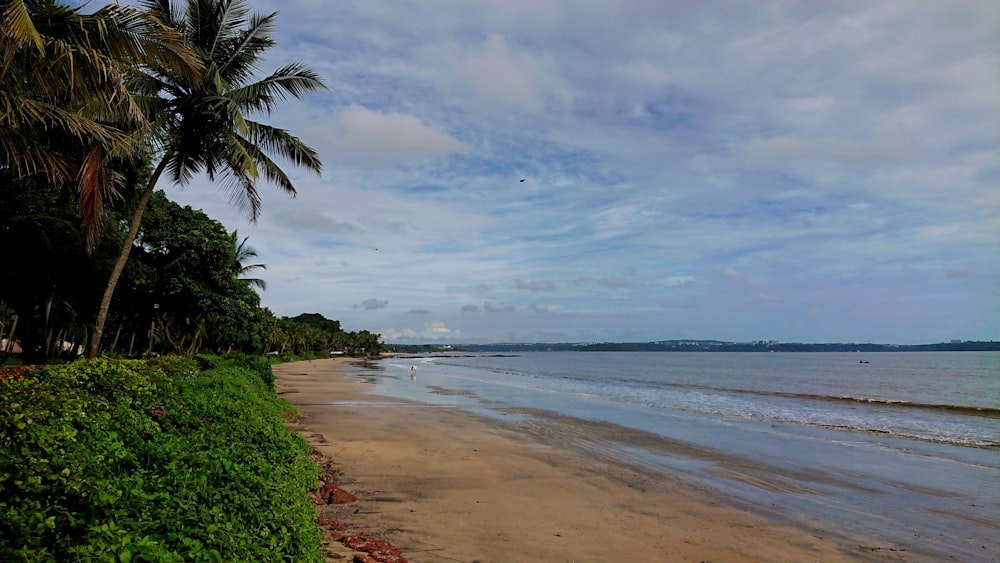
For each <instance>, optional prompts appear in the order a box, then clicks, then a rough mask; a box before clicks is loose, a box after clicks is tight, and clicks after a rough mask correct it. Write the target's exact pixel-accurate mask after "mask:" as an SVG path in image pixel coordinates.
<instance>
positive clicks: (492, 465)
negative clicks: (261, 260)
mask: <svg viewBox="0 0 1000 563" xmlns="http://www.w3.org/2000/svg"><path fill="white" fill-rule="evenodd" d="M347 361H349V360H343V359H338V360H316V361H308V362H296V363H290V364H281V365H276V366H274V372H275V375H276V376H277V379H276V385H277V391H278V393H279V394H281V396H283V397H284V398H286V399H287V400H289V401H290V402H292V403H293V404H294V405H295V406H296V407H297V408H298V409H299V411H300V413H301V414H302V420H301V421H300V422H299V423H298V430H299V431H300V432H301V433H302V435H303V436H305V437H306V439H307V440H308V441H309V442H310V443H311V444H312V445H313V447H314V448H315V449H316V450H317V451H318V452H319V453H321V454H323V455H324V456H326V457H327V458H329V460H331V461H330V462H328V463H329V464H330V465H332V469H333V470H334V471H335V472H336V473H337V474H338V475H337V478H336V481H337V482H336V484H337V485H339V486H340V487H343V488H344V489H346V490H348V491H350V492H351V493H353V494H354V495H356V496H357V497H358V500H357V502H354V503H350V504H343V505H331V506H328V507H324V512H325V513H327V514H328V515H330V516H331V517H332V518H335V519H337V520H340V521H341V522H343V523H344V524H345V525H347V526H348V528H349V529H350V530H352V531H360V532H365V533H369V534H371V535H373V536H375V537H378V538H380V539H384V540H387V541H389V542H391V543H392V544H394V545H395V546H397V547H398V548H399V549H400V550H401V551H402V555H403V556H404V557H405V558H406V559H407V560H408V561H410V562H411V563H422V562H447V561H466V562H473V561H475V562H480V563H487V562H511V561H560V562H571V561H575V562H611V561H637V562H646V561H649V562H657V561H695V562H702V561H715V562H719V561H733V562H739V561H773V562H777V561H789V562H792V561H796V562H802V561H809V562H812V561H824V562H833V561H859V560H860V561H910V560H914V559H911V558H910V557H908V556H907V555H908V554H907V553H906V552H903V551H896V550H894V549H892V548H891V547H887V546H878V545H877V544H875V543H873V542H870V541H866V540H864V539H862V538H848V537H844V536H840V535H838V534H836V533H834V532H831V531H827V530H821V529H816V528H813V527H809V526H808V525H797V524H796V523H792V522H783V521H779V520H775V519H773V518H768V517H767V516H766V511H763V510H755V509H754V507H739V506H737V505H735V504H733V503H729V502H727V501H726V499H725V498H718V497H717V496H715V495H714V493H712V492H711V491H707V490H704V489H702V488H700V487H698V486H695V485H692V484H690V483H688V482H685V481H683V480H681V479H678V478H675V477H672V476H670V475H665V474H663V473H662V472H655V471H652V470H650V469H648V468H643V467H638V466H627V465H623V464H619V463H616V462H615V460H607V459H602V458H600V457H595V456H593V455H587V452H585V451H580V450H579V449H578V448H569V447H561V446H560V444H559V440H558V436H554V437H552V436H550V437H549V438H547V439H546V438H545V437H543V436H540V435H539V434H538V433H533V432H530V431H527V430H525V429H523V428H519V425H518V424H517V423H516V422H512V423H503V422H498V421H495V420H492V419H488V418H484V417H479V416H476V415H474V414H471V413H467V412H464V411H461V410H458V409H452V408H448V407H430V406H426V405H422V404H419V403H412V404H410V403H405V402H401V401H399V400H397V399H387V398H385V397H379V396H377V395H374V394H371V393H370V390H371V386H369V385H366V384H364V383H361V382H359V381H357V380H356V379H353V378H350V377H347V376H345V375H344V374H343V373H342V371H343V366H344V365H345V363H344V362H347ZM352 556H353V552H352V551H351V550H349V549H347V548H346V547H344V546H342V545H339V544H337V543H332V544H331V553H330V559H331V560H338V559H344V560H349V559H350V557H352Z"/></svg>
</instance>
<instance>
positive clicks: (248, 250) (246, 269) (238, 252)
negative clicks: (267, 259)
mask: <svg viewBox="0 0 1000 563" xmlns="http://www.w3.org/2000/svg"><path fill="white" fill-rule="evenodd" d="M229 240H230V243H231V244H232V248H231V250H230V252H232V257H231V258H230V263H231V266H230V267H231V268H232V271H233V275H234V276H236V279H238V280H239V281H241V282H244V283H246V284H247V285H249V286H250V287H256V288H259V289H267V282H265V281H264V280H262V279H260V278H245V277H241V276H245V275H247V274H249V273H250V272H254V271H257V270H266V269H267V264H247V261H248V260H251V259H253V258H256V257H257V250H256V249H255V248H254V247H252V246H250V245H248V244H247V241H248V240H250V237H243V240H239V234H238V233H237V232H236V231H233V232H231V233H229ZM237 241H239V242H237Z"/></svg>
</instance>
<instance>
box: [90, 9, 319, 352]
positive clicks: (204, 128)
mask: <svg viewBox="0 0 1000 563" xmlns="http://www.w3.org/2000/svg"><path fill="white" fill-rule="evenodd" d="M142 6H143V7H144V8H145V9H147V10H149V12H150V13H152V14H153V15H155V16H156V17H157V18H158V19H159V20H161V21H163V22H164V23H166V24H167V25H169V26H170V27H172V28H174V29H176V30H177V31H179V32H180V33H181V35H182V36H183V37H184V39H185V42H186V44H187V45H188V47H190V48H191V49H192V50H193V51H194V52H195V53H196V54H197V56H198V57H199V58H200V60H201V61H202V64H203V67H204V70H203V72H202V75H201V76H200V78H198V79H191V78H190V77H188V76H185V75H183V74H180V73H178V72H176V70H175V69H173V68H171V67H170V66H169V65H149V66H147V67H145V68H143V69H142V71H143V72H141V73H139V74H137V75H136V76H135V77H134V78H133V79H132V80H131V81H130V83H129V86H130V89H131V91H132V93H133V95H135V96H136V99H137V101H138V102H139V104H140V107H142V108H144V109H145V110H146V114H147V116H148V117H149V118H150V120H151V122H152V126H153V143H154V147H155V149H156V154H157V158H158V159H159V160H158V164H157V165H156V167H155V168H154V170H153V173H152V176H151V177H150V179H149V183H148V184H147V186H146V189H145V191H144V192H143V194H142V196H141V197H140V199H139V204H138V206H137V208H136V211H135V214H134V215H133V218H132V222H131V225H130V227H129V232H128V234H127V235H126V238H125V245H124V248H123V249H122V253H121V255H120V256H119V258H118V261H117V262H116V263H115V266H114V268H113V269H112V272H111V276H110V278H109V280H108V286H107V289H106V290H105V292H104V297H103V299H102V300H101V305H100V308H99V309H98V315H97V321H96V323H95V326H94V336H93V338H92V339H91V342H90V348H89V350H88V354H89V355H90V356H91V357H94V356H96V355H97V353H98V351H99V350H100V340H101V335H102V333H103V330H104V324H105V321H106V319H107V315H108V309H109V307H110V305H111V297H112V295H113V294H114V290H115V286H116V285H117V283H118V278H119V277H120V276H121V272H122V270H123V269H124V267H125V263H126V261H127V260H128V255H129V251H130V250H131V247H132V243H133V242H134V240H135V237H136V234H137V232H138V230H139V223H140V222H141V220H142V214H143V211H144V210H145V207H146V204H147V203H148V201H149V197H150V195H151V194H152V193H153V189H154V188H155V186H156V183H157V181H159V179H160V176H161V175H163V174H164V173H166V175H167V177H168V178H169V179H170V181H172V182H174V183H179V184H184V183H187V182H188V181H190V180H191V179H192V178H193V177H194V176H195V175H196V174H198V173H200V172H205V173H206V174H207V176H208V178H209V179H210V180H212V181H216V180H218V181H219V182H220V183H221V187H223V188H224V189H226V190H227V191H228V192H229V194H230V199H231V201H232V202H233V203H234V204H235V205H237V206H238V207H240V208H241V209H242V210H244V211H245V212H246V213H247V215H248V217H249V218H250V219H251V220H255V219H256V218H257V215H258V214H259V212H260V196H259V194H258V193H257V188H256V186H257V181H258V179H260V178H261V177H263V178H264V179H265V180H268V181H270V182H271V183H273V184H275V185H276V186H277V187H278V188H280V189H281V190H283V191H285V192H287V193H289V194H291V195H294V194H295V187H294V186H293V185H292V182H291V180H290V179H289V178H288V176H287V175H286V174H285V173H284V171H282V169H281V168H280V167H279V166H278V164H277V163H276V162H275V161H274V160H272V158H271V156H269V154H268V153H272V154H276V155H278V156H281V157H284V158H285V159H287V160H288V161H290V162H292V163H293V164H295V165H298V166H304V167H306V168H307V169H309V170H313V171H315V172H319V171H320V169H321V163H320V160H319V156H318V155H317V154H316V152H315V151H314V150H313V149H311V148H310V147H308V146H307V145H306V144H305V143H303V142H302V141H301V140H299V139H298V138H297V137H295V136H293V135H291V134H290V133H289V132H288V131H286V130H283V129H278V128H275V127H272V126H269V125H266V124H264V123H260V122H258V121H254V120H252V119H250V116H251V115H252V114H257V113H267V112H270V111H271V110H272V109H273V108H274V107H275V106H276V105H277V104H278V103H279V102H283V101H285V100H287V99H288V98H290V97H294V98H299V97H301V96H302V95H304V94H305V93H307V92H310V91H313V90H317V89H321V88H323V87H324V86H323V83H322V82H321V81H320V79H319V76H318V75H317V74H316V73H315V72H313V71H312V70H309V69H307V68H305V67H304V66H302V65H300V64H296V63H293V64H288V65H285V66H283V67H281V68H279V69H277V70H276V71H274V72H273V73H272V74H270V75H269V76H266V77H264V78H262V79H260V80H256V81H253V76H252V75H253V71H254V69H255V67H256V65H257V63H259V62H260V59H261V57H262V55H263V53H264V52H265V51H266V50H267V49H269V48H270V47H272V46H274V44H275V42H274V40H273V39H272V38H271V36H270V33H271V30H272V28H273V25H274V20H275V17H276V15H277V14H276V13H272V14H269V15H257V14H251V13H250V12H249V10H248V8H247V6H246V2H245V0H186V1H185V2H183V6H180V5H175V3H174V2H172V1H171V0H147V1H146V2H144V3H143V4H142Z"/></svg>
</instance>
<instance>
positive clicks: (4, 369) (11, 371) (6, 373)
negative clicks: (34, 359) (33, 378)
mask: <svg viewBox="0 0 1000 563" xmlns="http://www.w3.org/2000/svg"><path fill="white" fill-rule="evenodd" d="M34 368H35V366H0V381H3V380H4V379H15V380H17V379H24V374H26V373H28V372H29V371H31V370H32V369H34Z"/></svg>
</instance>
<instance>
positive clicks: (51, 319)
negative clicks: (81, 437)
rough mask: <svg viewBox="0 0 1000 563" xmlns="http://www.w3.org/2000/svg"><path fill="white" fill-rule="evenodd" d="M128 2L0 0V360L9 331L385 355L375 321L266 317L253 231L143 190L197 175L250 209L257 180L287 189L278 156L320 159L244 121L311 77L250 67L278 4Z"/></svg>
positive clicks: (29, 337) (165, 348) (19, 335)
mask: <svg viewBox="0 0 1000 563" xmlns="http://www.w3.org/2000/svg"><path fill="white" fill-rule="evenodd" d="M139 3H140V7H139V8H134V7H129V6H122V5H118V4H110V5H108V6H105V7H102V8H99V9H97V10H95V11H93V12H91V13H84V12H85V10H86V8H87V6H86V4H84V5H83V6H80V5H78V4H79V3H76V2H74V3H65V2H59V1H53V0H7V1H5V2H0V58H2V59H3V60H4V64H2V65H0V110H2V111H0V247H2V248H4V253H5V255H4V258H5V259H4V263H5V270H4V273H3V275H0V341H3V340H6V341H7V342H6V343H5V344H4V345H0V363H3V361H5V360H6V359H7V356H8V354H7V352H8V351H9V350H10V349H11V348H12V345H11V344H10V343H12V342H13V341H14V340H17V341H18V342H19V345H20V348H21V350H22V352H21V356H22V357H21V361H23V362H24V363H27V364H41V363H45V362H46V360H48V359H49V358H51V357H65V358H72V357H75V356H77V355H79V353H80V352H81V350H84V349H87V350H88V355H89V356H91V357H93V356H96V355H97V354H98V353H103V354H111V355H118V356H124V357H137V356H141V355H148V354H161V353H181V354H196V353H199V352H215V353H229V352H232V351H241V352H246V353H257V354H263V353H265V352H274V351H277V352H280V353H282V354H285V355H313V356H316V355H328V354H329V353H330V352H331V351H333V350H341V351H345V352H347V353H352V352H353V353H365V354H377V353H378V352H380V351H381V348H380V345H379V343H378V335H377V334H376V335H373V334H370V333H367V332H365V331H362V332H361V333H349V332H344V331H342V330H340V327H339V324H338V325H337V326H336V327H335V329H333V328H332V327H329V326H326V327H317V326H316V323H314V322H312V321H301V320H294V319H278V318H276V317H275V316H274V315H273V314H272V313H271V312H270V311H268V310H267V309H265V308H262V307H261V306H260V297H259V295H258V294H257V293H256V290H257V289H263V287H264V283H263V280H261V279H259V278H250V277H247V276H246V274H247V273H248V272H250V271H252V270H255V269H262V268H263V267H264V265H262V264H252V263H249V262H248V260H250V259H252V258H254V256H255V252H254V251H253V249H252V247H250V246H249V245H248V244H247V239H246V238H242V239H241V238H240V237H239V235H238V233H236V232H227V231H226V230H225V229H224V227H223V226H222V225H221V224H220V223H218V222H217V221H215V220H213V219H211V218H209V217H208V216H207V215H205V214H204V213H202V212H200V211H196V210H192V209H190V208H186V207H181V206H178V205H176V204H174V203H173V202H171V201H170V200H169V199H168V198H167V197H166V195H165V194H164V193H163V192H155V191H154V187H155V186H156V185H157V184H158V182H159V181H160V179H161V177H162V178H163V180H165V181H169V182H173V183H179V184H183V183H186V182H187V181H189V180H190V179H191V178H193V177H194V176H195V175H196V174H198V173H205V174H206V175H207V176H208V177H209V178H210V179H211V180H213V181H215V180H217V182H216V183H217V185H218V186H219V187H220V188H221V189H223V190H225V191H227V192H228V193H229V195H230V196H231V198H232V200H233V202H234V203H235V204H236V205H237V206H239V207H241V208H242V209H244V210H245V211H246V212H247V215H248V216H249V217H250V218H251V219H253V218H256V216H257V214H258V212H259V207H260V198H259V195H258V194H257V191H256V185H257V182H258V180H264V181H267V182H269V183H271V184H273V185H275V186H276V187H277V188H279V189H280V190H282V191H284V192H287V193H289V194H294V193H295V188H294V186H292V184H291V181H290V180H289V178H288V177H287V176H286V174H285V173H284V172H283V170H282V169H281V167H279V166H278V164H277V163H276V161H274V160H272V157H281V158H282V159H283V160H284V161H285V162H288V163H290V164H292V165H295V166H302V167H304V168H306V169H308V170H313V171H318V170H319V168H320V162H319V158H318V156H317V154H316V153H315V152H314V151H313V150H312V149H311V148H309V147H308V146H306V145H305V144H303V143H302V142H301V141H300V140H299V139H298V138H296V137H294V136H293V135H291V134H290V133H289V132H287V131H285V130H281V129H278V128H274V127H270V126H268V125H266V124H264V123H261V122H258V121H256V120H255V117H256V116H261V115H266V114H267V113H268V112H269V111H270V110H271V109H273V108H274V107H275V106H276V104H279V103H282V102H284V101H285V100H289V99H292V98H297V97H300V96H302V95H304V94H305V93H308V92H310V91H313V90H316V89H318V88H322V87H323V85H322V83H321V82H320V79H319V77H318V76H317V75H316V74H315V73H314V72H312V71H310V70H309V69H307V68H305V67H303V66H301V65H298V64H290V65H285V66H283V67H281V68H279V69H277V70H275V71H273V72H272V73H270V74H269V75H266V76H264V77H262V78H260V79H257V78H255V77H254V74H255V70H256V68H257V67H258V66H259V63H260V62H262V58H263V57H264V54H265V53H266V52H267V50H268V49H270V48H271V47H273V46H274V44H275V43H274V41H273V40H272V39H271V37H270V33H271V30H272V29H273V25H274V20H275V16H276V14H266V15H257V14H253V13H251V12H250V10H249V8H248V6H247V5H246V2H245V1H244V0H181V1H169V0H163V1H160V0H139ZM164 183H165V182H164ZM324 320H325V319H324ZM329 322H332V323H336V321H329Z"/></svg>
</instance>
